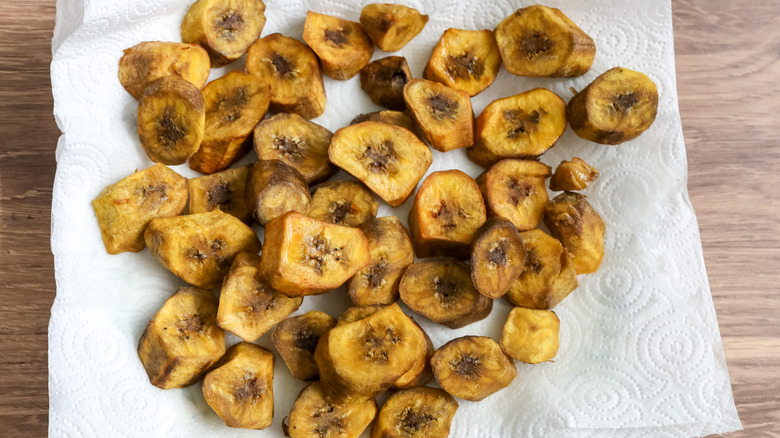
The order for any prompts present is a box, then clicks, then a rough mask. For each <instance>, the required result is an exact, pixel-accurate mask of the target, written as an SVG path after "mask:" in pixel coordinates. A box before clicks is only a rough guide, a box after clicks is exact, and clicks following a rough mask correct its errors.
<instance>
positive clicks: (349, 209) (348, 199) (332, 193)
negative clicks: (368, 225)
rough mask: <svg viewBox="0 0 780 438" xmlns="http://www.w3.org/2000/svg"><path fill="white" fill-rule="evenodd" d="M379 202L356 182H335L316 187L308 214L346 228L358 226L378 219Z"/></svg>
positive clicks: (364, 187)
mask: <svg viewBox="0 0 780 438" xmlns="http://www.w3.org/2000/svg"><path fill="white" fill-rule="evenodd" d="M378 208H379V201H378V200H377V198H376V196H374V194H373V193H372V192H371V191H370V190H368V189H367V188H366V186H364V185H363V184H361V183H359V182H357V181H333V182H330V183H325V184H322V185H320V186H319V187H317V190H315V191H314V194H313V195H312V197H311V210H310V211H309V216H310V217H313V218H314V219H317V220H321V221H324V222H330V223H332V224H336V225H344V226H346V227H359V226H361V225H362V224H363V223H365V222H367V221H369V220H371V219H375V218H376V212H377V209H378Z"/></svg>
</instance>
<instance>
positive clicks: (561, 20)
mask: <svg viewBox="0 0 780 438" xmlns="http://www.w3.org/2000/svg"><path fill="white" fill-rule="evenodd" d="M496 42H497V43H498V47H499V50H500V51H501V58H502V59H503V60H504V66H505V67H506V69H507V70H508V71H509V72H510V73H514V74H516V75H518V76H532V77H535V76H542V77H573V76H582V75H584V74H585V73H587V72H588V70H590V66H591V64H593V58H594V57H595V56H596V44H595V43H594V42H593V39H591V37H589V36H588V34H586V33H585V32H584V31H583V30H582V29H580V28H579V27H578V26H577V25H576V24H574V22H572V21H571V20H570V19H569V17H567V16H566V15H564V14H563V12H561V11H560V10H558V9H555V8H550V7H547V6H542V5H532V6H528V7H526V8H522V9H518V10H517V11H515V12H514V13H513V14H512V15H510V16H509V17H507V18H505V19H504V21H502V22H501V23H499V24H498V26H496Z"/></svg>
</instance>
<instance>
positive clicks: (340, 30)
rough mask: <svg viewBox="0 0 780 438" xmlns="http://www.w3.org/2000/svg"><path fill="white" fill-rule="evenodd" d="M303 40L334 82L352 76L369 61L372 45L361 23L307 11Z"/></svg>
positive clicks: (372, 49)
mask: <svg viewBox="0 0 780 438" xmlns="http://www.w3.org/2000/svg"><path fill="white" fill-rule="evenodd" d="M303 40H304V41H306V44H308V45H309V47H311V49H312V50H314V53H316V54H317V57H319V58H320V61H322V71H323V73H325V74H326V75H328V76H330V77H331V78H333V79H336V80H337V81H343V80H347V79H349V78H351V77H352V76H355V75H356V74H358V73H359V72H360V69H362V68H363V67H365V66H366V64H368V62H369V61H371V55H372V54H373V53H374V45H373V44H372V43H371V40H370V39H369V38H368V35H366V32H365V31H363V28H362V27H361V26H360V23H355V22H354V21H347V20H342V19H341V18H336V17H332V16H330V15H324V14H318V13H316V12H312V11H308V12H307V13H306V22H305V23H304V25H303Z"/></svg>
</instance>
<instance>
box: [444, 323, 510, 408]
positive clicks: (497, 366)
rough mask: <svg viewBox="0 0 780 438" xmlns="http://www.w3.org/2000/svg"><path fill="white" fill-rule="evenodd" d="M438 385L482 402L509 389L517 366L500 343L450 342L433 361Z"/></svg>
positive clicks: (487, 340) (480, 340)
mask: <svg viewBox="0 0 780 438" xmlns="http://www.w3.org/2000/svg"><path fill="white" fill-rule="evenodd" d="M431 366H432V367H433V375H434V376H435V377H436V382H438V383H439V385H440V386H441V387H442V389H444V390H445V391H447V392H448V393H450V394H452V395H454V396H455V397H460V398H462V399H465V400H470V401H480V400H482V399H484V398H485V397H487V396H489V395H491V394H494V393H496V392H497V391H499V390H501V389H503V388H506V387H507V386H509V384H510V383H512V380H514V378H515V376H516V375H517V367H516V366H515V363H514V361H512V359H511V358H509V357H508V356H507V355H506V354H505V353H504V352H503V351H502V350H501V347H500V346H499V345H498V344H497V343H496V341H494V340H492V339H490V338H487V337H484V336H464V337H461V338H456V339H453V340H451V341H450V342H447V343H446V344H444V345H443V346H441V347H439V349H438V350H436V353H434V354H433V358H431Z"/></svg>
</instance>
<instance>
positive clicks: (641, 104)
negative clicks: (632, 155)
mask: <svg viewBox="0 0 780 438" xmlns="http://www.w3.org/2000/svg"><path fill="white" fill-rule="evenodd" d="M657 113H658V88H657V87H656V85H655V83H654V82H653V81H652V80H650V78H649V77H647V75H645V74H644V73H640V72H637V71H633V70H629V69H627V68H623V67H615V68H613V69H612V70H609V71H607V72H606V73H604V74H602V75H601V76H599V77H597V78H596V79H595V80H594V81H593V82H591V83H590V85H588V86H587V87H585V89H584V90H582V91H580V92H579V93H577V94H575V95H574V97H572V98H571V100H570V101H569V105H568V107H567V108H566V115H567V117H568V118H569V124H570V125H571V128H572V129H573V130H574V132H575V133H576V134H577V135H578V136H580V137H581V138H584V139H585V140H590V141H592V142H596V143H601V144H609V145H615V144H620V143H623V142H626V141H629V140H633V139H635V138H637V137H639V135H640V134H642V133H643V132H645V131H646V130H647V129H648V128H649V127H650V125H652V124H653V122H654V121H655V116H656V114H657Z"/></svg>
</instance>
